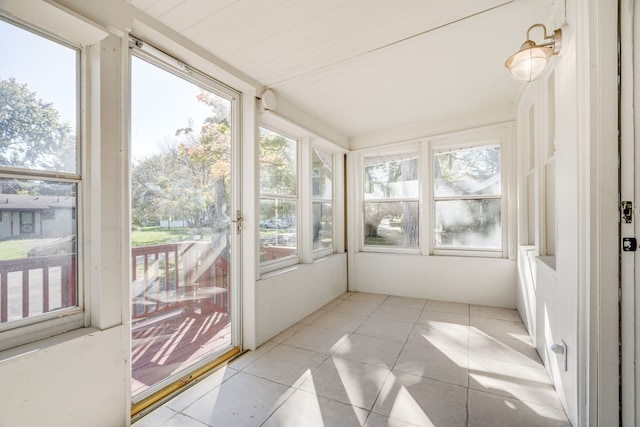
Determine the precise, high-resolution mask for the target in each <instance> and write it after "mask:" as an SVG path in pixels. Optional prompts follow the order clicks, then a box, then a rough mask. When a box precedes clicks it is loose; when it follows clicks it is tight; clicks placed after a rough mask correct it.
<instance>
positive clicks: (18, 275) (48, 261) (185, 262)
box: [0, 242, 230, 323]
mask: <svg viewBox="0 0 640 427" xmlns="http://www.w3.org/2000/svg"><path fill="white" fill-rule="evenodd" d="M131 259H132V279H133V283H132V284H131V289H132V295H131V297H132V307H131V313H132V319H133V320H134V321H136V320H140V319H145V318H148V317H151V316H153V315H159V314H162V313H165V312H168V311H172V310H177V309H182V308H187V309H191V310H196V311H197V310H204V309H207V310H215V311H228V310H229V304H230V295H229V280H230V278H229V263H228V261H227V259H226V258H224V257H223V256H220V255H219V254H215V253H214V250H213V249H212V245H211V244H210V243H204V242H180V243H170V244H165V245H154V246H143V247H136V248H133V249H132V251H131ZM76 304H77V286H76V261H75V256H71V255H55V256H45V257H33V258H20V259H13V260H5V261H0V323H5V322H8V321H13V320H18V319H20V318H28V317H30V316H35V315H39V314H44V313H48V312H51V311H55V310H59V309H61V308H67V307H73V306H75V305H76Z"/></svg>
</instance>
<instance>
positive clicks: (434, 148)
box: [427, 138, 508, 258]
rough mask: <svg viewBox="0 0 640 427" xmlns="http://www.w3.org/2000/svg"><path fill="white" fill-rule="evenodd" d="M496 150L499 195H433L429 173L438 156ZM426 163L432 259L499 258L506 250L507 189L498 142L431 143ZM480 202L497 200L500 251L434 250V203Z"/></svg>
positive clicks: (432, 173) (432, 180)
mask: <svg viewBox="0 0 640 427" xmlns="http://www.w3.org/2000/svg"><path fill="white" fill-rule="evenodd" d="M492 146H494V147H495V146H498V147H500V163H501V164H500V187H501V191H500V195H499V196H498V195H475V196H467V195H463V196H447V197H438V196H435V194H433V188H434V181H435V177H434V170H433V162H434V158H435V155H437V154H438V153H442V152H449V151H455V150H466V149H473V148H480V147H492ZM427 157H428V163H429V175H428V177H429V186H428V187H429V188H428V192H429V197H428V200H429V213H430V215H429V233H428V234H429V251H430V253H431V254H433V255H461V256H470V257H473V256H479V257H485V258H502V257H503V255H504V253H505V250H506V247H507V233H506V227H507V226H508V222H507V216H508V215H507V211H506V208H507V206H506V200H505V189H506V188H508V187H507V182H506V175H505V173H504V166H505V154H504V146H503V144H502V141H501V140H500V139H486V140H482V139H480V140H474V139H473V138H472V139H471V140H467V141H459V140H456V139H453V140H443V141H440V142H432V143H431V144H430V145H429V149H428V155H427ZM481 199H499V200H500V223H501V224H500V227H501V234H502V239H501V245H500V246H501V247H500V248H499V249H490V248H464V247H460V248H455V247H451V248H449V247H446V248H445V247H437V246H436V244H435V216H436V215H435V208H436V207H435V206H436V202H437V201H441V200H481Z"/></svg>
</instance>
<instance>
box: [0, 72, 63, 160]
mask: <svg viewBox="0 0 640 427" xmlns="http://www.w3.org/2000/svg"><path fill="white" fill-rule="evenodd" d="M75 147H76V141H75V134H74V129H73V127H72V126H71V125H70V124H69V123H66V122H63V121H62V120H61V118H60V113H59V112H58V110H56V109H55V108H54V107H53V104H52V103H48V102H45V101H43V100H42V99H38V97H37V95H36V93H35V92H32V91H30V90H29V89H28V87H27V85H26V84H20V83H18V82H17V81H16V79H15V78H10V79H9V80H0V165H1V166H11V167H18V168H26V169H43V170H57V171H64V172H74V171H75V170H76V164H75V162H76V157H75Z"/></svg>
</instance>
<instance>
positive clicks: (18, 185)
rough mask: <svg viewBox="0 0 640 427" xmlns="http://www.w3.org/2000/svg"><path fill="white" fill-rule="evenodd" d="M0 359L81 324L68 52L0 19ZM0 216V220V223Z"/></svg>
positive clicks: (74, 79)
mask: <svg viewBox="0 0 640 427" xmlns="http://www.w3.org/2000/svg"><path fill="white" fill-rule="evenodd" d="M0 39H2V40H10V42H7V43H1V44H0V57H1V58H2V66H1V67H0V174H1V178H0V210H1V211H2V213H3V215H4V221H2V222H1V223H0V272H1V274H0V332H2V333H3V339H2V340H1V341H0V350H1V349H5V348H9V347H13V346H15V345H19V344H22V343H24V342H28V341H31V340H34V339H38V338H39V337H45V336H50V335H53V334H55V333H60V332H64V331H67V330H70V329H73V328H76V327H80V326H82V324H83V313H82V310H81V307H80V304H79V301H81V298H80V295H81V294H80V290H81V289H80V288H79V287H78V277H77V272H78V260H77V249H76V245H75V241H76V236H77V233H78V224H77V222H76V219H75V217H74V216H73V215H72V211H74V210H75V208H76V206H77V205H78V197H79V196H78V194H79V188H80V186H81V183H82V181H81V176H80V168H79V159H78V153H79V150H78V145H79V144H78V135H79V134H80V132H79V130H78V126H77V124H78V123H79V119H78V117H79V109H78V100H79V99H80V96H79V89H78V88H79V86H80V85H79V64H80V60H79V59H80V54H81V51H80V49H79V48H78V47H76V46H72V45H69V44H66V43H65V42H64V41H60V40H55V39H54V38H52V37H49V36H48V35H44V34H41V33H39V32H37V31H36V30H31V29H27V28H26V27H23V26H21V24H18V23H16V22H14V21H10V20H4V19H3V18H1V17H0ZM5 213H6V215H5Z"/></svg>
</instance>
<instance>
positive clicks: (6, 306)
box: [0, 255, 77, 323]
mask: <svg viewBox="0 0 640 427" xmlns="http://www.w3.org/2000/svg"><path fill="white" fill-rule="evenodd" d="M75 270H76V259H75V256H71V255H54V256H46V257H37V258H20V259H12V260H5V261H0V323H4V322H7V321H9V318H11V320H15V319H16V318H27V317H30V316H34V315H37V314H43V313H48V312H50V311H53V310H59V309H61V308H67V307H73V306H75V305H76V299H77V287H76V272H75ZM10 307H11V309H12V310H10ZM18 307H21V313H20V309H19V308H18Z"/></svg>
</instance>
